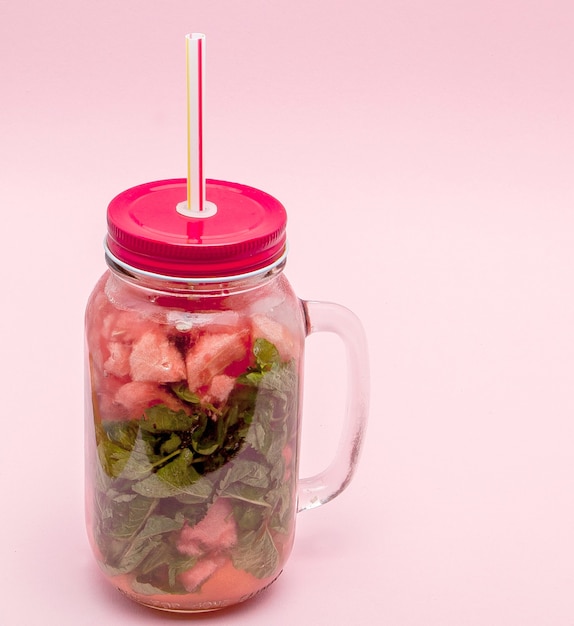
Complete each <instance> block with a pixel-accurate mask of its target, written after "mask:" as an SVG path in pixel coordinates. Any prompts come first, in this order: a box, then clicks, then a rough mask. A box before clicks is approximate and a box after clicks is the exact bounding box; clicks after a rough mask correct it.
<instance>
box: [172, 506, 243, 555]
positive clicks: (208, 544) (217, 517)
mask: <svg viewBox="0 0 574 626" xmlns="http://www.w3.org/2000/svg"><path fill="white" fill-rule="evenodd" d="M236 543H237V526H236V525H235V519H234V517H233V509H232V507H231V504H230V503H229V502H228V501H227V500H226V499H225V498H218V499H217V500H216V501H215V502H214V503H213V504H212V505H211V506H210V507H209V509H208V511H207V515H206V516H205V517H204V518H203V519H202V520H201V521H200V522H198V523H197V524H196V525H195V526H188V525H187V523H186V524H185V526H184V527H183V528H182V529H181V532H180V535H179V540H178V542H177V549H178V550H179V551H180V552H181V553H182V554H187V555H188V556H199V555H201V554H205V553H206V552H208V551H210V550H216V549H217V550H220V549H221V550H224V549H226V548H231V547H233V546H234V545H235V544H236Z"/></svg>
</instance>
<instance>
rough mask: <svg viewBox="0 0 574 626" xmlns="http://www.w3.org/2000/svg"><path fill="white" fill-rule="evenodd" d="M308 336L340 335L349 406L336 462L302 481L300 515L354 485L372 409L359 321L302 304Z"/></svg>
mask: <svg viewBox="0 0 574 626" xmlns="http://www.w3.org/2000/svg"><path fill="white" fill-rule="evenodd" d="M302 304H303V308H304V310H305V315H306V318H307V336H309V335H311V334H312V333H317V332H331V333H335V334H336V335H338V336H339V337H340V338H341V339H342V341H343V344H344V346H345V351H346V356H347V383H348V384H347V405H346V410H345V416H344V420H343V429H342V432H341V436H340V439H339V444H338V447H337V452H336V455H335V458H334V459H333V461H332V462H331V464H330V465H329V466H328V467H327V469H325V470H323V471H322V472H320V473H319V474H316V475H315V476H311V477H310V478H300V479H299V485H298V511H305V510H307V509H314V508H316V507H318V506H321V505H322V504H325V503H326V502H329V501H330V500H332V499H333V498H335V497H336V496H338V495H339V494H340V493H341V492H342V491H343V490H344V489H345V488H346V487H347V485H348V484H349V483H350V482H351V479H352V477H353V474H354V473H355V469H356V466H357V461H358V457H359V453H360V450H361V444H362V441H363V434H364V432H365V426H366V421H367V414H368V408H369V360H368V352H367V339H366V337H365V331H364V330H363V326H362V324H361V322H360V320H359V318H358V317H357V316H356V315H355V314H354V313H353V312H352V311H350V310H349V309H347V308H346V307H344V306H341V305H340V304H334V303H332V302H314V301H305V300H303V301H302Z"/></svg>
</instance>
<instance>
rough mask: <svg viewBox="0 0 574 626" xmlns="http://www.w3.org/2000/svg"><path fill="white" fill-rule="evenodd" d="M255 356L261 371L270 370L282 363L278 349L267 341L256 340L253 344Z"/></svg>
mask: <svg viewBox="0 0 574 626" xmlns="http://www.w3.org/2000/svg"><path fill="white" fill-rule="evenodd" d="M253 354H254V355H255V360H256V362H257V366H258V367H259V369H260V370H262V371H266V370H270V369H271V368H272V367H273V366H274V365H278V364H279V363H280V362H281V357H280V356H279V352H278V350H277V348H276V347H275V346H274V345H273V344H272V343H271V342H270V341H268V340H267V339H263V338H260V339H256V340H255V342H254V343H253Z"/></svg>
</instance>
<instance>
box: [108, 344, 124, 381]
mask: <svg viewBox="0 0 574 626" xmlns="http://www.w3.org/2000/svg"><path fill="white" fill-rule="evenodd" d="M108 351H109V353H110V356H109V357H108V358H107V359H106V362H105V363H104V372H106V374H112V375H113V376H118V377H119V378H122V377H123V376H127V375H128V374H129V373H130V353H131V347H130V346H129V345H128V344H125V343H120V342H119V341H110V342H109V343H108Z"/></svg>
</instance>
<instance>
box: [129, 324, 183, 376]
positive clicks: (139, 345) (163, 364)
mask: <svg viewBox="0 0 574 626" xmlns="http://www.w3.org/2000/svg"><path fill="white" fill-rule="evenodd" d="M129 365H130V374H131V378H132V380H134V381H141V382H157V383H174V382H177V381H179V380H183V379H185V377H186V370H185V363H184V361H183V357H182V356H181V353H180V352H179V350H178V349H177V348H176V347H175V346H174V345H173V344H171V343H170V342H169V339H168V338H167V337H166V336H165V335H164V334H163V333H161V332H159V331H157V330H150V331H148V332H145V333H144V334H143V335H142V336H141V337H140V338H139V339H138V340H137V341H136V342H135V343H134V345H133V347H132V350H131V354H130V357H129Z"/></svg>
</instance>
